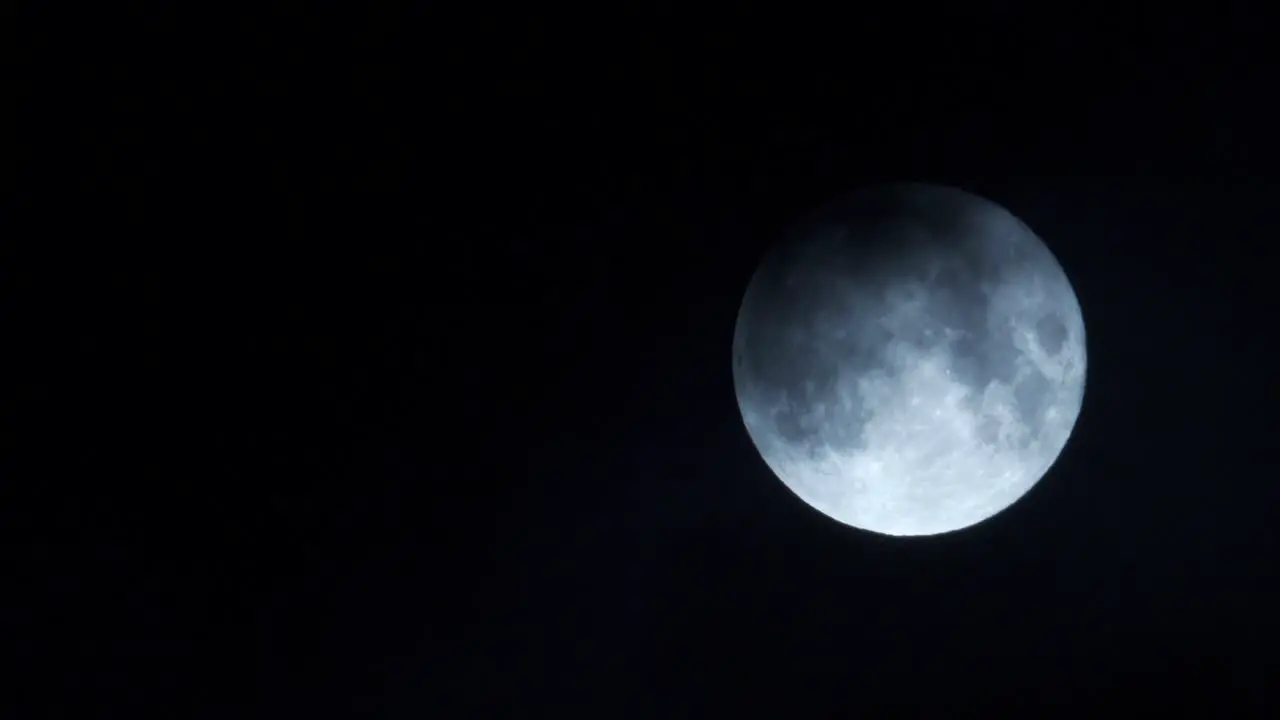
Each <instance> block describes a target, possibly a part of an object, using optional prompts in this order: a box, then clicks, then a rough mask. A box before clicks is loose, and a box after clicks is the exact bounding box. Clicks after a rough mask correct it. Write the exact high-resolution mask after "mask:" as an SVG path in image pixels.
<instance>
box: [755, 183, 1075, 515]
mask: <svg viewBox="0 0 1280 720" xmlns="http://www.w3.org/2000/svg"><path fill="white" fill-rule="evenodd" d="M733 380H734V387H735V390H736V393H737V397H738V406H739V408H740V409H741V411H742V418H743V421H744V422H745V424H746V427H747V432H748V433H749V434H750V436H751V439H752V441H753V442H754V443H755V446H756V448H757V449H758V450H759V451H760V454H761V456H762V457H763V458H764V460H765V462H766V463H767V464H768V465H769V467H770V468H771V469H772V470H773V472H774V473H776V474H777V476H778V477H779V478H780V479H781V480H782V482H783V483H785V484H786V485H787V487H788V488H790V489H791V490H792V491H793V492H794V493H795V494H796V495H798V496H799V497H800V498H801V499H802V500H804V501H805V502H806V503H808V504H809V505H811V506H812V507H814V508H816V509H817V510H819V511H821V512H822V513H824V514H825V515H827V516H830V517H831V518H834V519H835V520H838V521H840V522H842V523H845V524H847V525H851V526H854V527H858V528H862V529H864V530H869V531H872V532H876V533H881V534H885V535H898V536H903V535H936V534H939V533H945V532H951V531H955V530H959V529H962V528H966V527H970V526H972V525H974V524H976V523H979V522H981V521H983V520H985V519H987V518H990V517H992V516H993V515H995V514H997V513H999V512H1001V511H1002V510H1004V509H1006V508H1008V507H1009V506H1010V505H1012V504H1013V503H1014V502H1015V501H1017V500H1018V499H1019V498H1021V497H1022V496H1023V495H1025V494H1026V493H1027V491H1029V490H1030V489H1031V488H1032V486H1034V485H1035V484H1036V483H1037V482H1039V480H1040V479H1041V478H1042V477H1043V476H1044V475H1045V473H1046V472H1047V471H1048V470H1049V468H1050V467H1051V466H1052V465H1053V463H1054V462H1055V461H1056V460H1057V458H1058V455H1059V454H1060V453H1061V452H1062V449H1063V447H1064V446H1065V445H1066V443H1067V439H1068V437H1070V435H1071V431H1072V428H1073V427H1074V426H1075V423H1076V418H1077V417H1078V416H1079V414H1080V407H1081V403H1082V402H1083V400H1084V387H1085V332H1084V318H1083V316H1082V315H1081V312H1080V304H1079V301H1078V300H1077V299H1076V295H1075V292H1074V290H1073V289H1072V287H1071V283H1070V281H1069V280H1068V279H1067V276H1066V273H1065V272H1064V271H1063V269H1062V267H1061V265H1059V263H1058V261H1057V259H1056V258H1055V257H1054V256H1053V254H1052V253H1051V252H1050V250H1049V248H1048V247H1047V246H1046V245H1045V244H1044V242H1043V241H1041V240H1040V238H1039V237H1037V236H1036V235H1035V233H1033V232H1032V231H1031V230H1030V229H1029V228H1028V227H1027V226H1026V225H1024V224H1023V223H1022V222H1021V221H1019V220H1018V219H1017V218H1016V217H1014V216H1013V215H1012V214H1010V213H1009V212H1008V211H1007V210H1005V209H1004V208H1002V207H1000V206H999V205H996V204H995V203H993V202H990V201H988V200H985V199H983V198H980V197H977V196H974V195H971V194H969V193H966V192H964V191H961V190H958V189H955V188H950V187H944V186H937V185H925V184H915V183H904V184H895V185H884V186H878V187H874V188H871V189H867V190H863V191H860V192H858V193H854V194H852V195H850V196H848V197H846V198H843V199H842V200H840V201H839V202H837V203H834V204H832V205H830V206H828V207H826V208H824V209H822V210H820V211H819V212H817V213H815V214H814V215H813V216H812V217H810V218H808V219H806V220H805V221H804V222H802V223H801V224H800V225H798V226H797V227H796V228H794V229H793V230H792V232H791V233H790V234H789V235H788V236H787V237H786V238H784V241H783V242H782V243H780V244H779V246H778V247H776V248H775V249H774V250H773V251H772V252H771V253H770V254H769V255H768V256H766V257H765V259H764V261H763V262H762V263H761V265H760V267H759V268H758V269H757V271H756V273H755V275H754V276H753V277H752V278H751V281H750V283H749V284H748V287H747V290H746V293H745V296H744V298H743V300H742V306H741V308H740V310H739V312H738V318H737V324H736V326H735V329H734V339H733Z"/></svg>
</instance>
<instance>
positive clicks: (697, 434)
mask: <svg viewBox="0 0 1280 720" xmlns="http://www.w3.org/2000/svg"><path fill="white" fill-rule="evenodd" d="M138 12H141V11H138ZM322 15H323V13H321V12H319V11H316V12H313V13H311V14H310V15H309V16H308V18H307V19H306V21H305V22H303V21H301V20H298V21H297V22H295V21H294V20H295V18H292V17H291V16H287V15H282V16H279V17H277V18H274V19H273V20H271V21H269V22H268V21H267V20H263V21H262V22H261V23H252V24H233V25H234V27H228V28H225V30H227V31H230V32H232V33H234V34H232V35H226V34H225V33H221V32H214V31H213V30H211V29H210V28H209V27H208V26H207V25H205V24H204V23H205V21H203V20H202V21H201V23H199V24H192V23H191V22H189V21H186V20H179V19H178V18H177V17H155V16H143V15H138V16H137V17H136V18H134V19H133V20H134V21H132V22H131V23H129V27H130V31H129V32H130V33H132V34H135V35H137V42H123V43H121V45H120V46H118V47H116V48H115V49H114V50H113V51H112V52H111V53H108V54H106V55H102V56H95V57H94V58H91V59H89V58H86V59H85V60H84V61H83V62H82V63H81V62H77V61H73V62H69V63H68V65H67V67H66V68H60V69H59V72H61V71H62V70H63V69H65V71H66V72H67V79H68V82H67V83H65V84H62V85H58V86H57V87H59V88H68V87H69V88H73V89H74V90H75V92H66V91H64V90H58V91H57V92H56V93H55V92H54V91H52V90H48V91H46V93H47V95H48V97H47V98H46V100H47V101H48V102H49V103H58V105H57V107H58V108H60V109H62V108H64V106H65V112H63V111H61V110H60V111H59V112H58V113H54V114H55V115H56V116H57V119H56V120H50V121H49V125H50V127H52V128H55V129H56V130H57V132H58V133H60V141H59V145H58V147H60V148H62V149H61V150H59V151H58V152H56V153H55V154H54V155H50V156H45V157H44V158H43V160H42V164H41V165H40V166H39V167H38V168H37V171H36V172H35V173H34V174H33V175H32V176H31V178H32V179H31V182H30V183H27V184H25V185H24V186H23V187H24V189H23V190H21V191H20V192H19V193H18V194H16V195H14V196H13V198H14V199H13V201H12V202H11V203H10V208H11V209H12V212H11V213H9V216H10V217H12V218H15V224H12V226H11V228H12V229H11V234H12V235H13V236H14V237H17V238H19V240H20V242H17V243H13V244H12V246H11V249H10V250H9V251H7V256H8V257H7V258H6V265H7V268H6V276H7V277H10V278H12V280H11V281H10V282H9V284H10V288H11V289H12V290H16V292H9V293H7V294H8V295H9V296H10V298H11V299H10V300H9V301H8V305H7V309H6V310H5V311H4V317H5V320H4V322H6V323H7V324H8V326H9V330H8V331H7V334H8V335H9V337H10V338H11V341H10V342H11V343H12V344H11V345H10V349H11V352H12V354H13V356H14V357H16V358H17V360H18V361H19V362H18V366H20V367H21V371H20V372H19V371H14V372H12V373H10V374H9V375H8V377H7V379H6V389H7V390H8V391H9V396H10V398H11V400H10V401H6V403H5V404H6V405H7V408H6V412H7V413H8V415H7V418H8V419H10V420H11V422H12V427H14V428H15V429H16V430H15V433H13V434H10V435H9V438H10V441H9V442H8V443H6V445H7V447H8V450H6V455H7V457H8V458H9V460H10V461H11V462H12V463H13V464H12V466H11V467H12V469H11V470H6V471H5V473H4V475H5V477H6V478H8V479H7V480H6V485H7V487H6V488H5V490H4V492H3V495H2V496H0V497H3V498H4V501H3V503H2V509H0V522H2V523H3V528H4V530H3V532H4V536H5V538H6V543H5V545H4V553H5V555H4V561H5V563H6V565H7V566H8V567H10V568H11V570H10V571H9V572H10V577H11V579H10V580H8V581H6V587H7V588H9V589H6V591H5V593H4V597H3V599H2V600H0V610H2V612H0V623H3V627H4V628H5V633H6V634H7V635H9V636H11V637H12V638H13V640H5V641H4V643H5V645H4V647H5V651H6V652H16V653H17V655H18V659H19V660H20V661H21V662H22V663H23V664H22V667H23V668H24V673H29V674H30V678H31V680H30V682H27V681H25V680H24V681H23V682H21V683H18V685H20V687H21V688H22V690H21V691H20V692H18V693H17V702H20V703H27V702H34V703H36V704H37V707H42V708H44V709H46V710H48V711H50V712H53V714H54V715H55V716H56V715H58V712H55V710H57V709H59V708H62V709H63V710H62V714H61V716H63V717H83V718H91V717H108V716H111V715H108V714H107V711H108V709H114V710H116V711H117V712H123V711H125V710H128V711H129V712H137V711H141V710H144V709H148V710H150V709H161V710H163V711H165V712H167V713H169V716H171V717H175V718H178V717H198V718H213V717H245V716H246V715H245V713H246V712H248V711H250V710H263V709H265V710H267V711H270V712H273V713H277V715H276V716H278V717H280V716H284V717H289V716H293V714H295V713H297V717H373V718H422V717H441V718H445V717H459V718H464V717H544V716H545V717H566V716H567V717H576V716H582V717H599V718H608V717H637V718H667V717H672V718H678V717H712V716H716V715H717V714H720V713H723V714H725V716H726V717H727V716H729V715H730V714H732V715H733V716H737V717H741V716H744V715H745V716H754V715H759V716H762V717H784V716H785V717H797V718H800V717H880V716H885V715H887V714H889V713H896V714H907V715H912V714H918V715H921V716H927V717H946V716H954V715H962V714H968V713H979V714H983V715H987V716H991V715H992V714H996V713H1001V712H1004V711H1006V710H1008V709H1010V708H1020V709H1022V710H1023V711H1026V712H1032V711H1034V712H1036V713H1037V714H1039V713H1048V712H1053V711H1061V712H1064V713H1068V714H1072V715H1073V716H1076V717H1078V716H1080V715H1079V713H1082V712H1095V711H1102V710H1110V709H1116V708H1124V709H1129V710H1132V711H1139V710H1141V709H1142V708H1144V707H1151V708H1156V707H1158V708H1160V709H1170V708H1173V709H1179V708H1180V709H1183V710H1184V711H1186V712H1191V711H1193V710H1191V709H1188V708H1196V709H1199V708H1206V709H1216V710H1219V711H1231V712H1235V711H1237V710H1240V709H1241V708H1245V709H1249V710H1256V711H1261V710H1262V709H1264V708H1266V707H1270V708H1272V709H1273V710H1274V709H1275V708H1276V704H1277V697H1276V694H1275V691H1274V689H1273V688H1274V687H1275V685H1276V671H1277V670H1280V661H1277V659H1276V657H1275V650H1274V647H1275V646H1276V641H1277V639H1280V621H1277V619H1276V613H1275V608H1276V607H1280V567H1278V566H1277V563H1276V556H1275V552H1276V550H1277V548H1280V530H1278V529H1277V520H1278V518H1280V485H1278V484H1277V483H1276V480H1275V478H1276V475H1275V463H1274V461H1273V459H1272V454H1271V452H1269V450H1270V447H1269V443H1270V442H1272V441H1273V436H1272V435H1271V433H1270V432H1267V431H1268V430H1270V429H1272V428H1273V427H1274V426H1275V423H1274V412H1273V410H1274V400H1272V396H1273V392H1274V391H1273V390H1272V387H1273V385H1274V375H1275V367H1274V366H1273V364H1272V363H1271V362H1270V361H1269V359H1268V358H1269V357H1270V353H1269V351H1268V348H1267V346H1268V345H1269V344H1270V343H1271V342H1272V340H1273V335H1274V331H1273V330H1274V328H1273V324H1274V323H1273V318H1274V313H1273V312H1271V310H1270V308H1271V306H1272V305H1273V304H1274V303H1273V296H1274V287H1273V286H1272V285H1269V284H1268V283H1270V282H1273V278H1274V270H1273V268H1274V263H1273V261H1272V260H1271V259H1270V257H1271V253H1272V252H1273V251H1274V248H1273V247H1272V246H1273V238H1274V237H1275V236H1276V233H1277V231H1280V221H1277V220H1276V219H1275V212H1274V207H1275V204H1276V202H1277V198H1280V184H1278V183H1277V181H1276V180H1275V179H1274V178H1275V177H1276V173H1275V163H1276V160H1277V156H1278V153H1277V150H1280V147H1278V146H1277V142H1276V138H1275V134H1274V130H1273V128H1274V127H1276V122H1277V120H1280V118H1277V116H1276V112H1275V111H1274V110H1273V109H1271V108H1270V107H1269V105H1268V103H1269V102H1270V97H1269V96H1270V94H1272V93H1271V87H1272V86H1273V85H1274V82H1273V80H1269V79H1268V71H1267V68H1268V67H1269V66H1268V65H1267V64H1266V63H1265V62H1263V61H1262V60H1261V59H1260V58H1258V57H1257V56H1256V55H1257V54H1256V53H1254V52H1253V51H1252V48H1253V46H1254V45H1255V44H1256V43H1254V42H1253V41H1252V40H1251V38H1250V36H1249V32H1248V29H1249V28H1250V27H1253V26H1255V25H1256V21H1255V20H1254V19H1251V18H1243V17H1239V18H1234V19H1232V20H1230V21H1224V20H1223V19H1222V18H1213V19H1207V18H1198V19H1196V20H1195V21H1194V22H1186V23H1182V24H1180V23H1179V22H1175V20H1174V19H1172V18H1166V19H1164V20H1162V21H1161V22H1159V23H1153V22H1151V21H1150V20H1146V21H1142V22H1138V21H1136V20H1135V21H1133V22H1125V21H1122V20H1121V19H1119V18H1109V19H1108V20H1107V22H1104V21H1103V19H1101V18H1091V19H1078V20H1077V21H1075V22H1073V23H1072V24H1071V26H1067V25H1055V27H1056V28H1057V29H1055V30H1053V31H1049V30H1047V29H1046V28H1045V27H1043V26H1040V25H1036V26H1034V27H1033V25H1032V24H1031V20H1030V19H1028V20H1026V21H1025V22H1024V21H1016V20H1012V19H1004V20H998V19H996V18H995V16H991V17H986V16H982V17H978V16H977V15H974V16H969V17H959V16H957V17H952V18H935V19H934V20H933V21H931V23H930V24H929V29H928V30H920V31H912V32H907V31H905V30H893V31H891V30H889V29H887V28H888V27H889V25H887V24H881V23H880V22H876V23H871V21H870V20H869V19H868V20H867V27H865V28H862V29H859V28H856V27H854V28H850V29H843V28H840V27H837V25H838V24H837V23H834V22H828V23H822V22H819V23H817V25H816V26H814V27H809V28H808V29H804V30H796V31H795V32H792V31H790V30H784V29H782V27H780V24H782V21H781V20H780V19H777V18H770V17H763V16H762V17H757V18H752V19H750V20H747V19H741V18H734V19H732V20H731V19H729V18H726V17H719V18H717V19H716V20H715V21H703V20H698V19H695V18H685V17H678V16H675V15H672V16H670V17H661V16H660V15H659V14H658V13H656V12H654V13H639V14H629V15H627V16H626V17H623V14H622V13H618V14H617V15H616V16H610V17H603V16H601V17H594V18H581V17H571V16H566V17H565V18H563V19H562V20H563V21H564V22H563V23H562V22H561V21H560V20H552V19H549V18H543V19H532V18H525V19H519V20H517V19H514V18H512V19H509V20H505V21H503V22H501V23H499V22H498V21H496V20H491V21H485V22H475V23H466V24H463V25H461V26H459V27H458V28H451V27H448V26H447V25H446V24H445V23H444V22H443V21H442V20H438V19H435V18H428V17H426V16H425V15H422V14H415V13H405V14H404V15H403V16H396V17H392V16H390V15H386V16H380V17H376V18H375V17H372V16H366V17H359V18H355V17H352V18H342V17H338V16H337V15H334V16H324V17H322ZM570 21H572V23H570ZM1040 22H1041V23H1043V22H1047V21H1046V20H1044V19H1041V20H1040ZM179 27H182V28H185V29H186V30H187V31H189V32H188V33H187V34H183V33H181V32H178V31H177V28H179ZM894 27H897V26H896V25H894ZM228 37H235V38H239V42H240V43H241V44H240V45H236V47H241V48H243V49H242V50H239V51H237V52H234V53H233V52H230V51H227V50H225V48H226V47H229V45H228V43H229V41H228V40H227V38H228ZM153 46H154V49H153ZM143 48H146V50H144V49H143ZM166 53H167V54H166ZM157 57H164V58H167V59H166V60H165V61H164V62H157V61H156V60H155V58H157ZM51 87H52V86H51ZM55 96H56V97H55ZM890 180H916V181H927V182H939V183H945V184H951V185H955V186H958V187H961V188H963V189H966V190H968V191H970V192H973V193H976V194H979V195H982V196H984V197H987V198H989V199H991V200H994V201H995V202H998V203H1000V204H1001V205H1003V206H1004V207H1006V208H1008V209H1009V210H1010V211H1011V212H1013V213H1014V214H1015V215H1017V216H1018V217H1020V218H1021V219H1022V220H1023V221H1024V222H1026V223H1027V224H1028V225H1029V226H1030V227H1031V228H1032V229H1033V230H1035V231H1036V232H1037V234H1039V235H1040V236H1041V237H1042V238H1043V239H1044V240H1045V242H1046V243H1047V244H1048V245H1049V246H1050V248H1051V249H1052V250H1053V252H1054V253H1055V254H1056V256H1057V257H1058V259H1059V261H1060V262H1061V264H1062V265H1063V267H1064V269H1065V270H1066V272H1067V275H1068V277H1069V278H1070V279H1071V281H1072V283H1073V284H1074V287H1075V290H1076V293H1077V295H1078V297H1079V300H1080V303H1081V306H1082V308H1083V312H1084V318H1085V325H1086V331H1087V333H1088V347H1089V375H1088V382H1087V388H1086V394H1085V401H1084V409H1083V412H1082V414H1081V417H1080V419H1079V421H1078V424H1077V426H1076V430H1075V432H1074V434H1073V437H1072V439H1071V441H1070V443H1069V444H1068V446H1067V448H1066V450H1065V451H1064V452H1063V454H1062V456H1061V457H1060V458H1059V460H1058V462H1057V464H1056V465H1055V466H1054V468H1053V469H1052V470H1051V471H1050V473H1049V474H1048V475H1047V476H1046V477H1045V478H1044V480H1042V481H1041V482H1040V483H1039V485H1037V486H1036V487H1035V488H1034V489H1033V490H1032V491H1031V492H1030V493H1029V494H1028V495H1027V496H1025V497H1024V498H1023V499H1022V500H1021V501H1019V502H1018V503H1017V504H1015V505H1014V506H1013V507H1012V508H1010V509H1009V510H1007V511H1006V512H1004V513H1002V514H1000V515H998V516H996V517H994V518H992V519H990V520H989V521H986V522H983V523H981V524H979V525H978V526H975V527H973V528H970V529H968V530H965V531H961V532H957V533H953V534H948V535H945V536H940V537H935V538H906V539H895V538H888V537H883V536H877V535H873V534H871V533H867V532H862V531H858V530H855V529H853V528H849V527H845V526H843V525H840V524H839V523H836V522H834V521H831V520H828V519H826V518H825V517H823V516H821V515H820V514H819V513H817V512H816V511H814V510H812V509H811V508H809V507H808V506H807V505H805V504H804V503H803V502H802V501H800V500H799V499H798V498H797V497H796V496H794V495H793V494H792V493H791V492H790V491H789V490H787V488H786V487H785V486H784V485H783V484H782V483H781V482H779V481H778V480H777V479H776V478H775V477H774V476H773V475H772V473H771V472H770V470H769V469H768V468H767V467H766V465H765V463H764V462H763V460H762V459H761V458H760V456H759V454H758V453H757V452H756V450H755V448H754V447H753V445H752V443H751V441H750V439H749V437H748V435H747V433H746V430H745V428H744V426H743V423H742V420H741V416H740V415H739V412H738V407H737V403H736V400H735V397H734V392H733V381H732V376H731V368H730V345H731V340H732V334H733V323H734V320H735V316H736V313H737V309H738V303H739V301H740V300H741V297H742V293H743V291H744V290H745V288H746V284H747V282H748V280H749V279H750V277H751V274H752V272H753V271H754V270H755V268H756V266H757V263H758V262H759V261H760V259H761V258H762V257H763V255H764V253H765V252H766V251H767V250H768V249H769V248H770V246H771V245H772V243H774V242H776V241H777V240H778V239H779V238H780V233H781V232H782V231H783V229H784V228H786V227H787V226H788V225H789V224H791V223H793V222H794V221H795V220H796V219H797V218H798V217H800V216H801V215H803V214H804V213H807V212H809V211H811V210H813V209H814V208H815V207H817V206H819V205H821V204H823V203H825V202H826V201H828V200H830V199H832V198H833V197H835V196H837V195H839V194H842V193H845V192H847V191H849V190H853V189H856V188H858V187H861V186H863V185H866V184H870V183H875V182H881V181H890ZM18 220H21V221H22V224H21V225H19V224H16V223H17V222H18ZM27 220H29V221H30V222H29V224H28V223H27ZM28 240H29V242H27V241H28ZM23 677H26V676H25V675H24V676H23ZM4 702H9V700H5V701H4ZM86 706H92V707H93V708H94V709H93V710H92V711H89V710H85V709H84V708H85V707H86ZM73 708H74V712H73ZM280 713H283V715H281V714H280ZM551 713H554V714H551ZM20 716H21V717H36V715H31V714H25V715H20Z"/></svg>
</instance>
